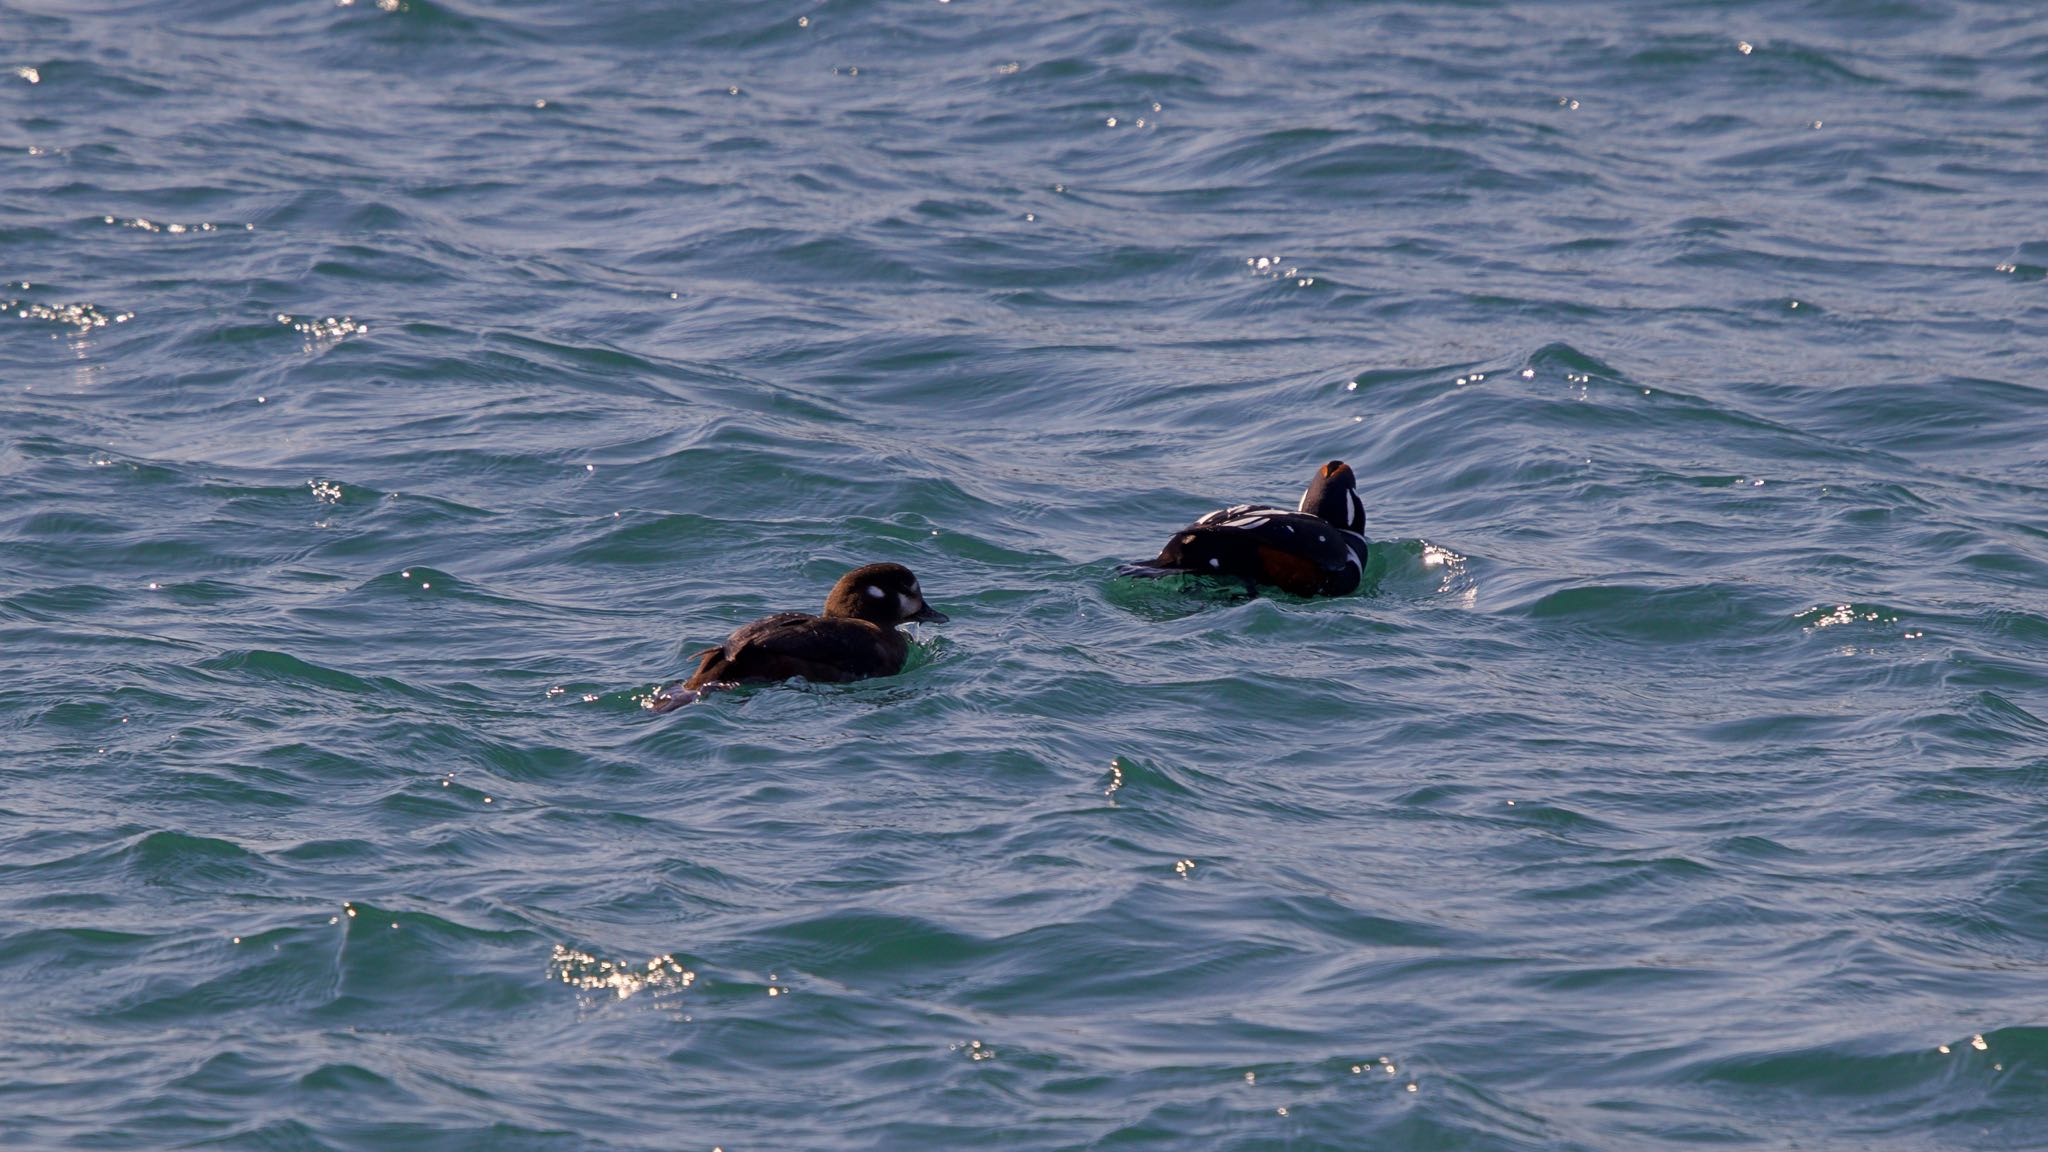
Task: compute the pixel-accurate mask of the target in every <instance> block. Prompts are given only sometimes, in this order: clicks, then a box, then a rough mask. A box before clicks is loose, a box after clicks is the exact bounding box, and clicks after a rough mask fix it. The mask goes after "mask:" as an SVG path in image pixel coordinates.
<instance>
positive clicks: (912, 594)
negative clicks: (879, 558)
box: [825, 564, 946, 628]
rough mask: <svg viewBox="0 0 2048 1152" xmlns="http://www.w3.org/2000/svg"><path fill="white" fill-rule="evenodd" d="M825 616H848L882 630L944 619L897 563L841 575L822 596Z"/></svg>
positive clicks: (907, 571) (906, 570)
mask: <svg viewBox="0 0 2048 1152" xmlns="http://www.w3.org/2000/svg"><path fill="white" fill-rule="evenodd" d="M825 615H827V616H851V617H853V618H854V619H856V620H866V621H867V622H868V623H870V624H879V625H881V626H882V627H884V628H894V627H895V626H896V625H898V624H908V623H910V622H911V621H912V620H930V621H932V622H933V623H944V622H945V619H946V614H945V613H944V612H941V611H939V610H938V609H937V608H934V607H932V606H931V605H929V604H927V603H925V602H924V592H923V591H922V590H921V589H919V588H918V586H917V577H916V576H914V575H912V574H911V571H910V569H908V568H905V567H904V566H903V565H901V564H868V565H865V566H863V567H860V568H855V569H854V570H853V571H851V572H848V573H847V574H846V575H844V576H841V577H840V578H839V583H837V584H834V585H833V586H832V594H831V595H830V596H827V597H825Z"/></svg>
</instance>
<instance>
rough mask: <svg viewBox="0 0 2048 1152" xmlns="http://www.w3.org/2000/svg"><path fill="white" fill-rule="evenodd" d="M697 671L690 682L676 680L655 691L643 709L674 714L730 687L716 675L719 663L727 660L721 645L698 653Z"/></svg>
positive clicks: (645, 702)
mask: <svg viewBox="0 0 2048 1152" xmlns="http://www.w3.org/2000/svg"><path fill="white" fill-rule="evenodd" d="M696 656H697V670H696V671H695V672H692V673H691V674H690V678H689V679H688V680H676V681H673V682H671V683H668V684H664V685H662V686H661V687H660V688H657V689H655V690H654V694H653V695H651V696H649V697H648V698H647V699H646V700H644V701H642V702H641V707H643V708H646V709H647V710H648V711H650V712H673V711H675V710H676V709H678V708H681V707H682V706H683V705H685V704H695V703H696V702H697V701H699V700H702V699H703V698H704V694H705V693H706V692H710V691H713V690H715V689H719V688H725V687H729V685H726V684H722V683H720V682H719V681H718V680H717V678H716V677H715V675H714V669H715V667H716V666H717V664H718V662H719V661H720V660H722V659H724V658H725V648H724V647H723V646H722V645H721V646H719V647H715V648H706V649H704V650H703V651H702V652H698V653H696Z"/></svg>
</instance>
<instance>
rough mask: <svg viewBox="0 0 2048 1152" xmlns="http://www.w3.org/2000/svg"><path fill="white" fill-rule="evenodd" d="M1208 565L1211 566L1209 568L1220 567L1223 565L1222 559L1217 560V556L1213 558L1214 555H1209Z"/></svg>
mask: <svg viewBox="0 0 2048 1152" xmlns="http://www.w3.org/2000/svg"><path fill="white" fill-rule="evenodd" d="M1209 567H1211V568H1221V567H1223V561H1221V560H1218V559H1217V558H1215V557H1214V556H1211V557H1209Z"/></svg>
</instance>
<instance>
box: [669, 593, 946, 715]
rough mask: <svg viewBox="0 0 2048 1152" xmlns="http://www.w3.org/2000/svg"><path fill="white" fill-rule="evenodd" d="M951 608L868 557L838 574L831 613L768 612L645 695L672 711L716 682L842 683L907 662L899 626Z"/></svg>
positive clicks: (938, 617) (936, 617) (828, 601)
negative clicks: (685, 675)
mask: <svg viewBox="0 0 2048 1152" xmlns="http://www.w3.org/2000/svg"><path fill="white" fill-rule="evenodd" d="M945 619H946V614H945V613H944V612H941V611H939V610H938V609H936V608H934V607H932V606H931V605H929V604H927V603H925V602H924V593H923V592H922V591H921V590H919V588H918V586H917V577H915V576H913V575H911V574H910V569H908V568H905V567H904V566H903V565H901V564H869V565H867V566H866V567H863V568H855V569H854V570H853V571H851V572H848V573H847V574H846V575H844V576H841V577H840V578H839V583H837V584H834V585H833V586H832V594H831V595H830V596H827V597H825V614H824V615H822V616H813V615H811V614H810V613H808V612H778V613H776V614H775V615H773V616H764V617H762V618H761V619H759V620H756V621H754V622H753V623H752V624H748V625H746V626H744V627H742V628H740V629H739V630H738V631H736V632H734V633H733V634H732V635H730V636H728V637H726V638H725V643H723V644H720V645H718V646H717V647H715V648H706V649H704V650H703V651H702V652H699V653H697V654H696V655H697V657H698V658H699V659H698V662H697V670H696V671H695V672H693V673H691V674H690V678H689V679H688V680H684V681H682V682H680V683H675V684H670V685H668V686H667V687H664V688H662V689H661V690H660V691H658V692H656V693H655V694H654V695H653V696H651V697H649V698H648V699H647V701H646V707H648V708H651V709H653V710H654V711H656V712H669V711H673V710H674V709H677V708H680V707H682V706H683V705H685V704H688V703H690V702H691V701H693V700H695V699H697V698H698V697H699V696H701V695H703V694H704V693H705V692H706V691H709V690H711V689H713V688H722V687H729V686H731V685H734V684H765V683H769V682H771V681H775V680H788V679H790V678H791V677H794V676H801V677H803V678H804V679H806V680H809V681H811V682H812V683H813V684H840V683H844V682H846V681H848V680H865V679H867V678H868V677H870V676H894V675H895V674H896V673H898V672H900V671H902V670H903V658H904V657H905V656H906V655H908V654H909V652H910V641H909V639H907V638H906V637H905V636H904V635H903V633H901V632H898V631H897V630H896V626H897V625H899V624H907V623H909V622H910V621H912V620H930V621H933V622H934V623H944V622H945Z"/></svg>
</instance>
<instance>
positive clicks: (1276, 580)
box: [1124, 505, 1362, 596]
mask: <svg viewBox="0 0 2048 1152" xmlns="http://www.w3.org/2000/svg"><path fill="white" fill-rule="evenodd" d="M1348 535H1349V534H1348V533H1346V532H1344V531H1342V530H1341V529H1339V528H1336V527H1334V526H1332V525H1331V524H1329V523H1328V522H1326V521H1324V520H1323V519H1321V518H1320V517H1316V516H1307V515H1303V514H1301V513H1299V512H1289V511H1287V510H1285V509H1281V508H1268V507H1261V506H1255V505H1239V506H1237V507H1234V508H1225V509H1222V510H1221V511H1218V512H1211V513H1210V514H1209V515H1207V516H1204V517H1202V518H1201V519H1200V520H1197V521H1195V522H1194V523H1193V524H1190V525H1188V526H1187V527H1186V528H1183V529H1181V530H1180V531H1179V532H1176V533H1174V535H1173V538H1172V539H1170V540H1168V541H1167V542H1166V546H1165V547H1164V548H1162V549H1160V551H1159V556H1158V557H1157V558H1156V559H1154V560H1152V561H1151V562H1149V563H1147V564H1142V565H1129V566H1126V568H1125V569H1124V571H1125V572H1126V573H1128V574H1130V575H1162V574H1164V573H1168V572H1189V573H1194V574H1196V575H1203V576H1215V577H1217V578H1219V579H1234V580H1241V581H1244V582H1245V583H1246V585H1247V586H1248V587H1253V588H1255V587H1256V586H1257V585H1261V584H1265V585H1271V586H1273V587H1275V588H1279V589H1281V590H1283V591H1287V592H1292V593H1294V594H1296V595H1299V596H1317V595H1325V596H1326V595H1331V594H1336V593H1344V592H1349V591H1351V590H1352V589H1354V588H1356V587H1357V585H1358V576H1359V573H1360V571H1361V567H1362V562H1361V560H1360V558H1359V556H1358V555H1357V554H1356V553H1355V552H1354V551H1353V549H1352V547H1351V544H1350V541H1349V540H1348V539H1347V537H1348Z"/></svg>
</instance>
